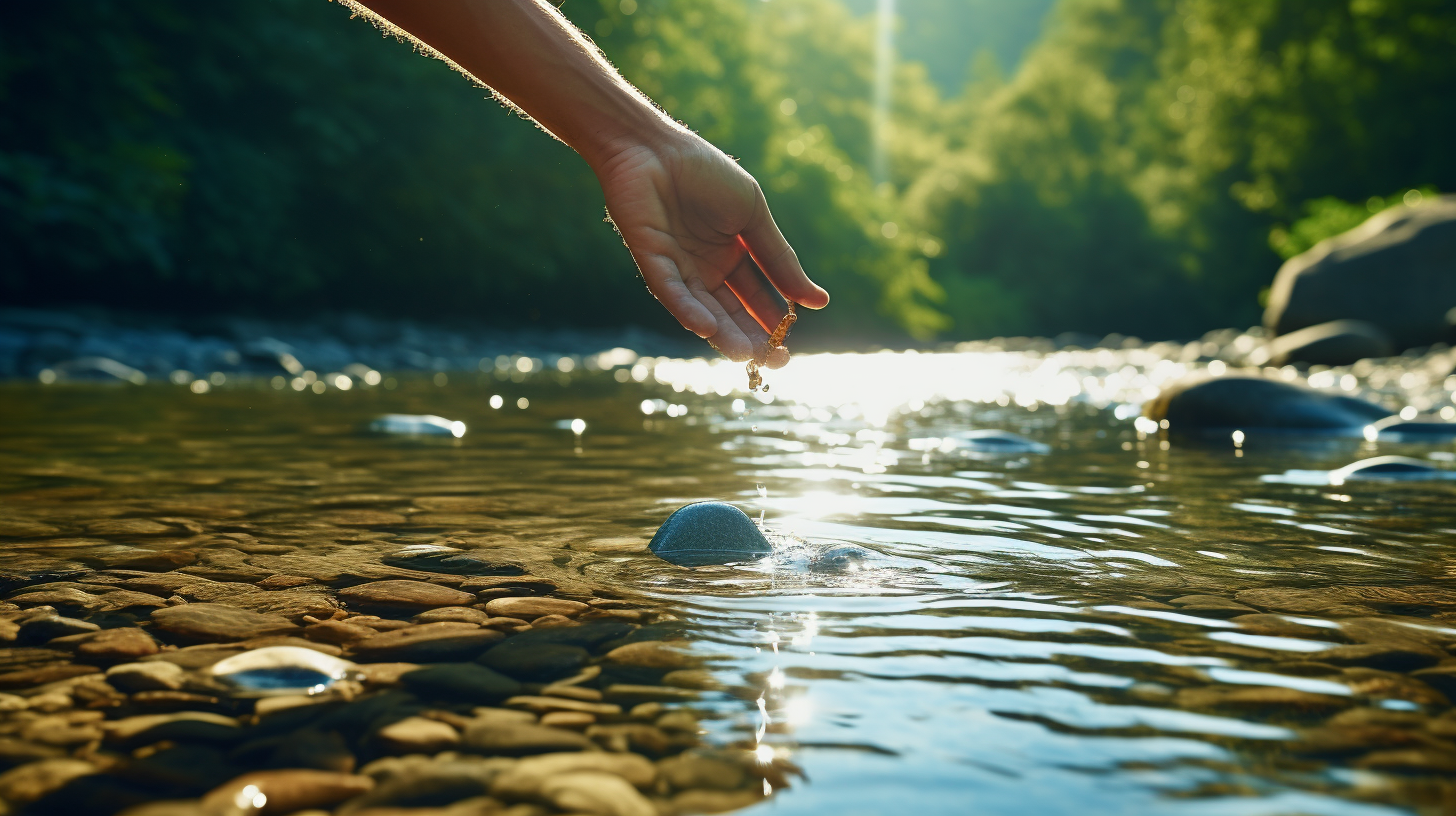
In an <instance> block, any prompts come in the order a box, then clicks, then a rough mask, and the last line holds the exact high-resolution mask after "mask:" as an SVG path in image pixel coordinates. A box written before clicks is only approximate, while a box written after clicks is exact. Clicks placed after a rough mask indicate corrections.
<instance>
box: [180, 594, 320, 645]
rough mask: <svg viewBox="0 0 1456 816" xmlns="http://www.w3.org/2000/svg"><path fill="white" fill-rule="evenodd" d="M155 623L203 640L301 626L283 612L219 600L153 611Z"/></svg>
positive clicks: (243, 637) (285, 630)
mask: <svg viewBox="0 0 1456 816" xmlns="http://www.w3.org/2000/svg"><path fill="white" fill-rule="evenodd" d="M151 620H152V625H154V626H156V627H157V628H158V629H161V630H162V631H164V632H171V633H172V634H174V635H178V636H180V637H184V638H188V639H190V640H202V641H229V640H247V639H248V638H254V637H259V636H262V635H273V634H285V633H289V632H295V631H297V630H298V627H296V626H294V625H293V623H292V622H291V621H289V620H288V619H287V618H284V617H282V616H279V615H267V614H263V613H259V612H250V611H248V610H246V609H237V608H234V607H231V606H224V605H223V604H215V603H189V604H187V605H186V606H169V607H167V608H165V609H157V610H155V611H153V612H152V617H151Z"/></svg>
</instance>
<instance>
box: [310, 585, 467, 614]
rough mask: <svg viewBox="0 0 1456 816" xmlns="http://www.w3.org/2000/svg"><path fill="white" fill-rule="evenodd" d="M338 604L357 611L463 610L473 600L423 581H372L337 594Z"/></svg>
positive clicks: (456, 590) (463, 593)
mask: <svg viewBox="0 0 1456 816" xmlns="http://www.w3.org/2000/svg"><path fill="white" fill-rule="evenodd" d="M339 600H341V601H343V602H345V603H347V604H349V605H350V606H351V607H355V608H359V609H386V610H411V611H413V610H423V609H433V608H436V607H441V606H465V605H466V604H468V603H471V602H472V601H474V600H475V596H474V595H471V594H470V593H468V592H461V591H460V590H458V589H451V588H450V587H447V586H440V585H439V584H427V583H425V582H424V581H374V582H372V583H368V584H360V585H358V586H352V587H349V588H348V589H343V590H340V591H339Z"/></svg>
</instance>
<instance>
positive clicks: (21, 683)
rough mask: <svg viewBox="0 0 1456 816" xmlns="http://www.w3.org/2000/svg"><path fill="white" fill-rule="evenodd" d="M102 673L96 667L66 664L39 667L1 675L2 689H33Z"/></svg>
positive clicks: (0, 683) (0, 687)
mask: <svg viewBox="0 0 1456 816" xmlns="http://www.w3.org/2000/svg"><path fill="white" fill-rule="evenodd" d="M100 673H101V670H100V669H97V668H96V667H94V666H78V665H68V664H64V663H63V664H59V665H55V666H39V667H37V668H33V669H21V670H20V671H13V672H6V673H4V674H0V689H19V688H31V687H33V686H43V685H45V684H46V683H54V682H56V681H58V680H70V679H71V678H73V677H83V676H85V675H88V674H100Z"/></svg>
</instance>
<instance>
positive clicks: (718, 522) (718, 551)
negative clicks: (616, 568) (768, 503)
mask: <svg viewBox="0 0 1456 816" xmlns="http://www.w3.org/2000/svg"><path fill="white" fill-rule="evenodd" d="M648 548H649V549H651V550H652V552H653V553H654V554H655V555H656V556H657V557H658V558H661V559H662V560H664V561H667V562H669V563H672V564H677V565H678V566H682V567H701V566H707V565H710V564H732V563H737V562H742V561H757V560H758V559H760V558H764V557H766V556H768V555H770V554H772V553H773V546H772V545H770V544H769V543H768V539H766V538H764V536H763V532H762V531H761V530H759V529H758V525H757V524H754V523H753V519H750V518H749V517H748V516H747V515H745V514H744V512H743V511H742V510H739V509H738V508H737V507H734V506H733V505H731V504H724V503H723V502H711V501H709V502H694V503H693V504H689V505H686V506H684V507H680V508H678V510H677V512H675V513H673V514H672V515H670V516H668V517H667V521H664V522H663V523H662V526H661V527H659V528H658V529H657V534H656V535H654V536H653V537H652V542H651V543H650V544H649V545H648Z"/></svg>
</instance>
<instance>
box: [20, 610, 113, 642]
mask: <svg viewBox="0 0 1456 816" xmlns="http://www.w3.org/2000/svg"><path fill="white" fill-rule="evenodd" d="M100 628H101V627H100V626H97V625H96V624H94V623H89V622H87V621H83V620H76V619H75V618H65V617H61V616H60V615H42V616H40V617H35V618H31V619H30V620H27V621H25V622H24V623H22V624H20V628H19V631H18V632H17V635H16V639H17V640H19V641H20V642H22V643H45V642H46V641H49V640H53V639H55V638H58V637H65V636H67V635H79V634H85V633H87V632H95V631H98V630H99V629H100Z"/></svg>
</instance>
